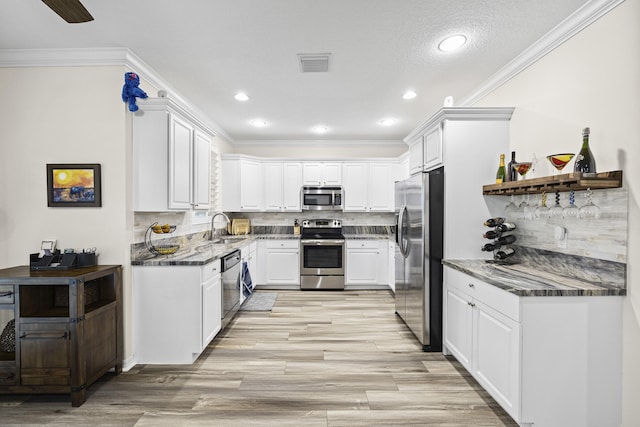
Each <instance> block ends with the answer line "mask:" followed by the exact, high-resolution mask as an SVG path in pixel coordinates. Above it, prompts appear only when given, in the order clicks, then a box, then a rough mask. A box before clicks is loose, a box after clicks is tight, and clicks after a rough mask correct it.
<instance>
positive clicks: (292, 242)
mask: <svg viewBox="0 0 640 427" xmlns="http://www.w3.org/2000/svg"><path fill="white" fill-rule="evenodd" d="M257 255H258V268H257V272H258V274H257V277H256V284H258V285H296V286H299V285H300V242H299V241H298V240H297V239H282V240H279V239H278V240H276V239H265V240H259V241H258V249H257Z"/></svg>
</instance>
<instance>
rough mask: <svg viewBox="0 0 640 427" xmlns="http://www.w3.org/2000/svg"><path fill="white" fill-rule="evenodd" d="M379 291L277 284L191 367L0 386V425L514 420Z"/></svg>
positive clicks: (495, 422) (475, 422)
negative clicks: (81, 398) (53, 385)
mask: <svg viewBox="0 0 640 427" xmlns="http://www.w3.org/2000/svg"><path fill="white" fill-rule="evenodd" d="M393 302H394V301H393V297H392V296H391V294H390V293H389V292H386V291H364V292H349V291H346V292H332V291H325V292H322V291H320V292H316V291H307V292H299V291H298V292H294V291H284V292H283V291H278V298H277V300H276V303H275V306H274V308H273V310H272V312H239V313H238V315H237V317H236V318H235V320H234V321H233V322H232V323H231V324H230V326H229V327H228V328H227V329H226V330H225V331H224V332H223V333H222V334H221V335H219V336H218V337H217V338H216V339H215V340H214V341H213V342H212V343H211V344H210V345H209V347H208V348H207V349H206V350H205V352H204V353H203V354H202V356H200V358H199V359H198V360H197V362H196V363H195V364H193V365H190V366H184V365H181V366H153V365H145V366H142V365H139V366H136V367H135V368H134V369H132V370H131V371H129V372H126V373H123V374H121V375H118V376H114V375H107V376H105V377H104V378H103V379H101V380H100V381H98V382H97V383H95V384H93V385H92V386H91V387H90V388H89V390H88V398H87V402H86V403H85V404H84V405H82V406H81V407H79V408H72V407H71V405H70V403H69V399H68V396H63V395H60V396H55V395H41V396H19V395H12V396H2V395H0V425H3V426H5V425H25V424H30V425H43V424H50V425H74V426H80V425H113V426H134V425H135V426H165V425H166V426H183V425H207V426H305V427H306V426H350V427H351V426H367V427H368V426H406V425H414V426H418V425H423V426H515V425H516V424H515V423H513V421H512V420H511V419H510V418H509V417H508V416H507V415H506V414H505V413H504V412H503V411H502V410H501V409H500V408H499V407H498V405H497V404H496V403H495V402H494V401H493V400H492V399H491V397H489V396H488V395H487V394H486V393H485V392H484V391H483V390H482V388H481V387H480V386H479V385H478V384H477V383H476V382H475V381H474V380H473V378H471V377H470V376H469V375H468V374H467V373H466V371H464V369H462V368H461V367H460V365H459V364H458V363H457V362H456V361H455V360H454V359H452V358H446V357H444V356H443V355H442V354H440V353H423V352H422V351H421V350H420V348H419V346H418V343H417V341H416V339H415V338H414V337H413V335H411V333H410V332H409V331H408V329H407V328H406V326H405V325H404V324H403V323H402V322H401V321H400V320H399V319H398V318H397V317H396V315H395V313H394V305H393Z"/></svg>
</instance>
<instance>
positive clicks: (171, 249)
mask: <svg viewBox="0 0 640 427" xmlns="http://www.w3.org/2000/svg"><path fill="white" fill-rule="evenodd" d="M153 249H154V250H155V251H156V252H157V253H158V254H160V255H173V254H175V253H176V252H178V249H180V245H164V246H154V247H153Z"/></svg>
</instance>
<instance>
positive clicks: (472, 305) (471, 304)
mask: <svg viewBox="0 0 640 427" xmlns="http://www.w3.org/2000/svg"><path fill="white" fill-rule="evenodd" d="M467 304H469V306H470V307H475V306H476V305H475V304H474V303H472V302H471V301H469V302H468V303H467Z"/></svg>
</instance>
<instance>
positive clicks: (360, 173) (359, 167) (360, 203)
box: [343, 163, 369, 212]
mask: <svg viewBox="0 0 640 427" xmlns="http://www.w3.org/2000/svg"><path fill="white" fill-rule="evenodd" d="M343 177H344V210H345V211H361V212H365V211H366V210H367V206H368V204H369V183H368V179H369V165H368V164H367V163H345V164H344V170H343Z"/></svg>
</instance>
